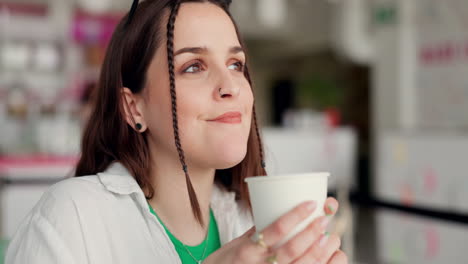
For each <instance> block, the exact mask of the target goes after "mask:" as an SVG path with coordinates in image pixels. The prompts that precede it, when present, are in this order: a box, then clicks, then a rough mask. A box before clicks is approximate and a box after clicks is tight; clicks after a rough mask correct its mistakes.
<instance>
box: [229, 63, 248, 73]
mask: <svg viewBox="0 0 468 264" xmlns="http://www.w3.org/2000/svg"><path fill="white" fill-rule="evenodd" d="M228 68H229V69H230V70H236V71H239V72H243V71H244V64H243V63H242V62H240V61H238V62H236V63H233V64H231V65H229V67H228Z"/></svg>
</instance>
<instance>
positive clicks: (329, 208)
mask: <svg viewBox="0 0 468 264" xmlns="http://www.w3.org/2000/svg"><path fill="white" fill-rule="evenodd" d="M327 208H328V211H330V213H328V214H327V215H332V214H333V212H335V208H333V206H331V204H329V205H327Z"/></svg>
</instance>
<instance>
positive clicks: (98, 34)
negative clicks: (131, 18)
mask: <svg viewBox="0 0 468 264" xmlns="http://www.w3.org/2000/svg"><path fill="white" fill-rule="evenodd" d="M122 16H123V14H106V15H92V14H88V13H84V12H77V13H76V14H75V19H74V21H73V30H72V34H73V39H74V40H75V41H76V42H77V43H81V44H101V45H107V43H109V41H110V39H111V36H112V33H113V32H114V29H115V27H116V26H117V24H118V23H119V21H120V19H121V17H122Z"/></svg>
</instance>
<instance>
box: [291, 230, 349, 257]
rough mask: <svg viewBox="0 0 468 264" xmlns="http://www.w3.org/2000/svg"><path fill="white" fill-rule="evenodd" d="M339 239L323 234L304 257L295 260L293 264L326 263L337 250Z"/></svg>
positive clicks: (339, 243)
mask: <svg viewBox="0 0 468 264" xmlns="http://www.w3.org/2000/svg"><path fill="white" fill-rule="evenodd" d="M340 245H341V241H340V238H339V237H338V236H336V235H328V234H324V235H322V236H321V238H320V239H319V240H318V241H317V242H315V243H314V244H313V245H312V246H311V247H310V248H309V249H308V250H307V251H306V253H305V254H304V255H302V256H301V257H300V258H298V259H296V260H295V261H294V262H293V264H298V263H328V260H329V259H330V258H331V256H332V255H333V254H334V253H335V252H336V251H337V250H339V248H340Z"/></svg>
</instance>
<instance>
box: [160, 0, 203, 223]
mask: <svg viewBox="0 0 468 264" xmlns="http://www.w3.org/2000/svg"><path fill="white" fill-rule="evenodd" d="M179 7H180V0H175V1H174V4H173V7H172V10H171V14H170V16H169V21H168V23H167V60H168V66H169V82H170V91H171V102H172V126H173V128H174V139H175V145H176V148H177V152H178V153H179V160H180V163H181V164H182V170H183V171H184V174H185V182H186V184H187V190H188V193H189V197H190V204H191V206H192V209H193V213H194V216H195V219H197V221H198V222H199V223H200V224H201V225H202V226H203V217H202V214H201V210H200V204H199V203H198V198H197V195H196V193H195V190H194V188H193V185H192V182H191V181H190V177H189V174H188V169H187V164H186V163H185V155H184V151H183V149H182V146H181V143H180V137H179V125H178V120H177V96H176V90H175V74H174V24H175V19H176V15H177V12H178V10H179Z"/></svg>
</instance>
